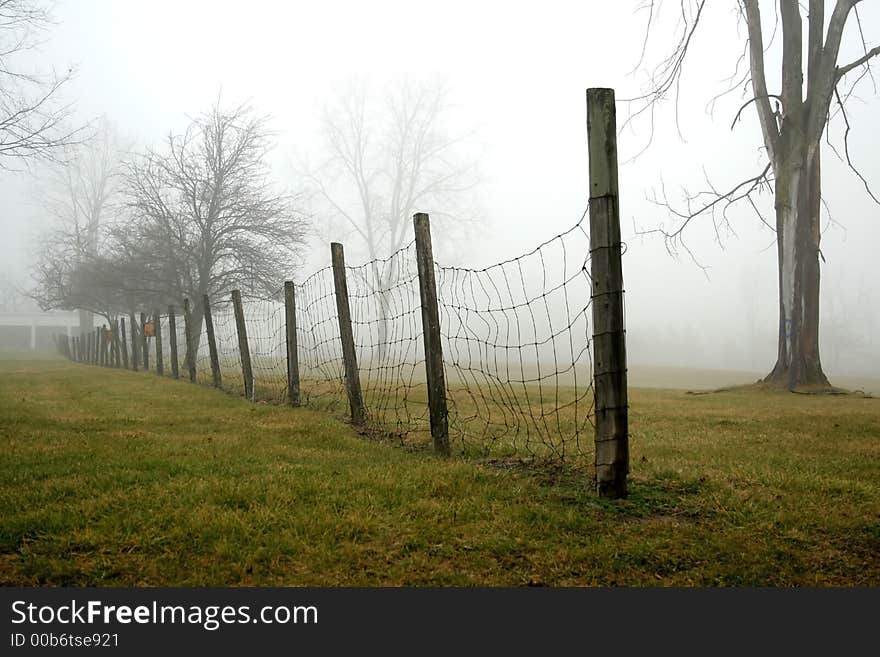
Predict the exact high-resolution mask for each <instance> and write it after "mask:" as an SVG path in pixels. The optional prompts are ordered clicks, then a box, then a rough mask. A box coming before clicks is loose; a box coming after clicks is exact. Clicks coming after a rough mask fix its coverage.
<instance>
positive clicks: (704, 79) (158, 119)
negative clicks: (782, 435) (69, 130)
mask: <svg viewBox="0 0 880 657" xmlns="http://www.w3.org/2000/svg"><path fill="white" fill-rule="evenodd" d="M714 4H718V3H714ZM475 5H476V6H475ZM636 5H637V2H628V1H624V2H619V3H618V2H604V1H600V0H592V1H590V0H582V1H581V2H543V3H540V5H539V4H538V3H516V2H508V3H489V2H486V3H479V4H477V3H472V2H460V1H458V0H456V1H451V2H444V3H436V2H433V3H429V2H415V1H412V0H410V1H402V2H385V1H382V2H379V1H373V2H280V1H278V2H253V1H252V2H248V3H242V2H235V3H232V2H228V3H227V2H212V1H194V0H186V1H185V2H180V1H177V2H167V1H164V0H161V1H160V0H157V1H154V2H150V3H144V2H134V1H128V0H101V1H98V0H91V1H74V0H66V1H61V2H58V5H57V11H56V14H55V16H56V19H57V20H58V23H59V24H58V25H57V26H56V28H55V29H54V30H53V31H52V32H51V34H49V35H47V36H48V41H47V42H46V43H45V44H44V46H43V47H42V48H41V50H40V51H39V52H37V53H34V54H33V55H32V58H31V59H32V61H33V65H34V66H37V67H40V68H43V69H44V70H45V69H46V68H51V67H53V66H54V67H55V68H57V69H58V70H63V69H65V68H66V67H67V66H68V65H75V66H76V68H77V75H76V79H75V80H74V82H73V83H72V84H71V85H70V86H69V88H68V89H67V90H66V94H65V97H66V98H67V99H69V100H72V101H75V102H76V106H77V113H78V116H79V117H81V118H82V119H84V120H87V119H89V118H91V117H94V116H97V115H102V114H104V115H107V116H108V117H109V118H110V119H111V120H112V121H113V122H114V123H115V125H116V126H117V128H118V129H119V131H120V132H121V133H122V134H123V135H125V136H126V137H128V138H130V139H132V140H133V141H134V142H135V143H136V144H137V145H138V147H143V146H146V145H158V144H159V143H160V141H161V140H162V138H163V137H164V136H165V135H167V134H168V132H169V131H178V130H180V129H182V128H183V127H184V126H185V125H186V123H187V121H188V118H187V117H188V116H193V115H196V114H198V113H199V112H200V111H202V110H204V109H206V108H208V107H209V106H210V104H211V103H212V102H213V101H214V99H215V98H216V97H217V94H218V92H220V91H221V90H222V97H223V98H224V99H225V100H226V101H228V102H229V103H230V104H232V103H239V102H242V101H245V100H250V101H251V102H252V103H253V105H254V106H255V107H256V108H257V109H258V110H259V111H260V112H264V113H268V114H270V115H271V116H272V117H273V123H272V126H273V128H274V129H275V130H277V132H278V147H277V149H276V150H275V151H274V153H273V167H274V171H275V175H276V177H277V179H278V180H279V181H280V182H281V183H282V184H285V185H287V186H288V187H290V189H291V190H292V191H296V184H297V181H296V179H295V177H294V175H293V171H294V167H293V166H292V165H293V163H294V162H296V161H298V158H303V157H308V156H309V155H310V154H311V153H313V152H314V149H315V147H316V144H317V140H318V137H317V136H316V135H317V130H318V114H319V110H320V108H321V106H322V104H323V102H324V101H325V100H327V99H328V97H329V96H330V95H331V94H332V93H333V90H334V89H335V88H337V87H338V86H339V85H342V84H344V83H345V81H346V80H347V79H348V78H350V77H351V76H353V75H367V76H370V77H371V78H372V79H373V80H375V81H376V82H378V83H382V82H383V81H388V80H393V79H395V78H398V77H400V76H406V75H408V76H411V77H415V78H418V77H425V76H433V75H441V76H443V77H444V78H445V79H446V80H447V82H448V83H449V86H450V89H451V94H450V100H451V101H452V102H453V103H454V105H455V108H454V113H453V114H454V118H455V124H454V126H453V128H461V129H462V130H467V129H469V128H470V127H473V126H476V127H477V132H476V138H477V140H478V143H479V145H480V147H481V148H482V149H483V150H484V152H485V155H484V157H483V158H482V161H481V167H480V168H481V171H482V176H483V179H484V181H485V182H484V184H483V185H482V187H481V192H480V205H481V207H482V208H483V214H484V216H485V221H484V224H483V226H482V228H481V230H480V231H479V234H478V235H476V236H475V238H474V239H472V240H469V241H468V243H467V244H462V245H456V248H455V249H453V250H447V251H448V252H450V253H451V252H454V254H455V255H454V257H455V258H456V259H457V260H458V262H455V263H451V264H466V265H468V266H474V267H478V266H485V265H488V264H491V263H492V262H494V261H497V260H501V259H504V258H508V257H511V256H513V255H517V254H519V253H521V252H525V251H528V250H530V249H531V248H533V247H534V246H535V245H536V244H537V243H538V242H540V241H543V240H545V239H547V238H549V237H552V236H553V235H555V234H557V233H560V232H562V231H563V230H565V229H567V228H569V227H570V226H571V225H573V224H574V223H575V222H576V221H577V220H578V218H579V217H580V216H581V214H582V213H583V211H584V209H585V207H586V199H587V150H586V112H585V99H584V95H585V94H584V92H585V89H586V88H587V87H597V86H608V87H613V88H615V89H616V91H617V96H618V98H619V99H620V98H625V97H627V96H629V95H633V94H635V93H637V92H638V91H639V88H640V87H639V85H640V83H641V82H642V81H643V79H644V76H643V75H639V74H638V73H636V74H634V75H630V71H631V70H632V69H633V67H634V66H635V65H636V63H637V62H638V56H639V51H640V49H641V42H642V29H643V25H644V16H643V15H640V14H634V13H633V10H634V8H635V6H636ZM869 5H873V6H869ZM876 5H877V3H863V4H862V5H860V8H861V18H862V25H863V27H864V29H865V32H866V34H867V36H868V38H869V40H870V39H872V38H873V40H874V42H876V40H877V38H878V37H880V7H877V6H876ZM715 9H716V10H715V11H714V12H713V13H711V14H710V15H709V19H708V21H707V23H706V24H705V25H704V26H703V29H702V30H701V31H700V32H699V33H698V38H697V41H696V42H695V44H694V49H695V50H694V53H692V56H691V58H690V60H689V62H688V64H687V67H686V74H685V78H684V88H683V95H682V98H681V104H680V112H679V124H680V125H681V127H682V133H683V137H684V139H685V141H682V140H681V138H680V137H679V136H678V134H677V132H676V130H675V119H674V112H673V111H672V110H673V108H672V104H671V103H670V104H669V105H668V107H667V109H666V110H665V111H664V112H661V113H660V114H659V115H658V116H657V119H656V126H655V127H656V131H655V136H654V140H653V144H652V145H651V147H650V149H649V150H648V151H646V152H645V153H644V154H643V155H641V156H640V157H639V158H637V159H636V160H635V161H634V162H632V163H628V164H625V165H622V167H621V170H620V194H621V221H622V229H623V234H624V238H623V239H624V240H625V241H626V242H627V252H626V256H625V260H624V279H625V285H626V307H627V323H628V326H627V328H628V336H629V358H630V362H631V363H643V364H667V365H675V364H680V365H685V366H703V367H718V368H729V369H749V370H752V369H754V370H758V371H762V370H767V371H769V369H770V368H771V366H772V364H773V361H774V359H775V350H776V324H777V312H778V311H777V291H776V286H777V278H776V261H775V259H776V252H775V246H772V245H773V239H774V236H773V235H772V233H770V232H769V231H768V230H767V229H766V228H763V227H762V226H761V224H760V223H759V222H758V221H757V220H756V219H755V218H754V215H753V213H752V212H751V210H750V209H748V208H747V207H746V206H743V207H742V208H740V209H739V210H736V211H734V212H732V213H731V218H732V222H733V227H734V230H735V231H736V235H723V240H722V245H719V244H718V243H717V242H716V236H715V233H714V231H713V230H711V227H710V226H709V224H708V222H703V223H702V224H701V225H695V227H694V229H693V230H692V231H691V232H690V233H689V234H688V240H687V241H688V245H689V246H690V248H691V249H692V250H693V252H694V254H695V255H696V256H697V258H698V259H699V261H700V264H701V265H703V266H705V267H706V268H707V269H706V271H705V272H704V271H703V270H702V269H701V268H700V267H698V266H697V265H696V264H695V263H694V262H693V261H692V260H691V259H690V258H689V257H688V256H687V254H682V255H681V256H680V257H679V258H678V259H675V258H672V257H670V256H669V255H668V253H667V252H666V249H665V247H664V244H663V242H662V240H660V239H659V238H656V237H640V236H638V235H637V234H636V233H637V231H642V230H647V229H651V228H655V227H657V226H658V225H660V224H661V223H664V222H666V224H667V225H668V224H669V219H668V217H667V216H666V215H665V214H664V212H663V211H662V210H661V209H659V208H656V207H655V206H653V205H651V204H650V203H648V202H646V200H645V196H646V194H648V193H649V192H650V190H651V189H652V188H657V187H659V185H660V181H661V179H662V181H663V183H664V184H665V186H666V189H667V191H668V192H669V194H670V199H671V200H673V201H675V200H678V199H679V198H680V196H678V190H679V189H680V188H681V186H686V187H687V188H688V189H691V190H696V189H702V188H705V186H706V185H705V182H704V173H703V172H704V169H705V172H706V173H707V174H708V175H709V176H710V177H711V179H712V181H713V183H714V184H716V185H717V186H718V187H719V188H729V187H731V186H733V185H734V184H735V183H737V182H739V181H740V180H742V179H745V178H747V177H751V176H754V175H756V174H757V173H758V172H760V171H761V169H762V163H763V160H762V159H761V153H760V151H759V147H760V133H759V129H758V124H757V119H756V117H755V113H754V109H753V108H748V109H747V110H746V111H744V113H743V117H742V120H741V121H740V122H739V123H738V124H737V126H736V128H735V130H734V131H731V130H730V124H731V121H732V119H733V116H734V115H735V114H736V111H737V109H738V108H739V106H740V105H741V104H742V102H743V100H744V99H743V98H742V97H741V95H740V94H739V93H735V94H732V95H731V96H729V97H728V98H727V99H726V100H724V101H723V102H721V103H719V104H718V105H717V106H716V108H715V112H714V117H712V116H709V115H708V114H707V113H706V111H705V110H706V103H707V102H708V101H709V100H710V98H711V97H712V96H713V95H714V94H715V93H717V92H719V91H721V90H723V88H724V83H723V79H724V78H727V77H728V76H729V75H731V74H732V73H733V67H734V64H735V61H736V59H737V57H738V55H739V52H740V50H741V44H742V41H741V39H740V37H739V35H738V34H737V27H736V21H735V18H734V12H733V7H732V6H731V7H716V8H715ZM770 15H771V16H772V11H771V12H770ZM851 22H854V21H851ZM854 34H855V32H854V29H853V26H850V28H848V34H847V37H848V38H846V39H845V46H844V48H843V49H842V54H841V61H842V62H844V61H850V60H851V59H854V58H855V57H857V56H858V55H859V54H860V52H859V47H860V45H859V44H858V39H857V36H856V38H855V39H853V38H852V37H853V36H854ZM667 38H668V36H667ZM654 39H655V41H654V42H653V44H654V45H653V46H652V47H649V49H648V53H647V62H648V63H651V62H656V61H658V60H659V58H660V57H661V56H662V55H663V54H664V53H665V48H666V47H668V45H669V44H668V43H664V42H663V35H662V34H658V35H655V37H654ZM649 45H650V44H649ZM770 61H771V62H775V61H777V60H775V59H773V58H772V54H771V60H770ZM768 67H769V68H768V83H769V85H770V87H771V91H772V89H773V88H775V87H778V66H775V65H774V64H773V63H768ZM876 68H877V75H878V76H880V65H877V66H876ZM860 89H861V94H860V96H861V97H860V99H854V100H853V102H852V103H851V105H850V110H849V112H850V122H851V124H852V125H853V136H852V138H851V144H850V153H851V156H852V158H853V160H854V161H855V162H856V163H857V164H858V165H859V167H860V169H861V171H862V172H863V173H864V174H865V176H866V178H867V179H868V180H869V181H871V182H872V183H873V184H874V187H875V190H877V189H880V130H878V126H880V98H878V92H877V90H876V89H875V88H874V87H873V86H872V84H871V81H870V80H866V81H865V84H863V85H862V86H861V87H860ZM626 111H627V110H626V107H625V106H624V105H619V107H618V122H619V123H622V121H623V119H624V118H625V116H626ZM833 134H835V135H839V134H840V130H839V126H838V127H837V128H835V130H834V132H833ZM648 135H649V125H648V123H647V122H644V121H642V122H637V123H636V124H635V125H634V126H633V129H632V130H627V131H624V132H622V133H621V135H620V143H619V149H620V159H621V162H623V161H624V160H626V159H627V158H628V157H630V156H632V155H634V154H635V153H636V152H638V151H639V150H640V148H641V147H642V146H643V145H644V144H645V143H646V140H647V139H648ZM35 187H36V182H35V181H34V179H33V178H32V177H30V176H29V175H27V174H11V173H8V172H3V171H0V194H2V198H3V199H4V200H3V203H2V206H0V229H2V231H3V234H4V240H2V243H0V262H2V263H3V264H2V266H0V269H3V270H5V271H7V272H9V271H11V272H12V273H13V275H15V276H17V277H20V276H21V275H22V272H23V271H25V270H26V268H27V267H28V266H29V263H30V262H31V259H32V252H33V247H32V244H33V239H34V236H35V235H36V234H37V233H38V232H39V230H40V229H42V228H44V227H45V223H46V222H45V219H44V218H43V217H42V215H41V212H40V210H39V208H38V206H37V204H36V203H35V200H34V193H35V192H34V189H35ZM823 194H824V196H825V199H826V200H827V202H828V204H829V206H830V208H831V211H832V214H833V217H834V220H835V221H836V222H837V224H839V225H836V224H832V225H830V226H829V228H828V230H827V231H826V232H825V234H824V235H823V241H822V254H823V256H824V258H825V264H824V265H823V269H822V294H823V297H822V308H823V310H822V322H823V323H822V324H821V325H820V336H821V339H822V353H823V360H824V364H825V368H826V371H828V373H829V374H830V375H831V376H833V375H834V374H835V373H836V374H845V373H855V374H869V375H870V374H872V373H876V372H877V371H880V338H878V337H877V332H878V327H880V285H878V282H880V276H878V274H877V272H876V268H875V265H874V263H875V262H876V258H875V257H874V255H875V254H876V252H877V248H878V246H880V208H878V206H877V205H876V204H874V203H873V202H872V201H871V200H870V198H868V196H867V195H866V194H865V191H864V187H863V186H862V183H861V182H860V181H859V180H858V179H856V178H855V177H854V176H853V175H852V174H851V173H849V172H848V171H847V169H846V167H845V165H843V164H841V163H840V162H839V161H837V160H836V159H835V157H834V156H833V154H832V153H831V152H830V151H828V150H827V149H826V151H825V152H824V153H823ZM764 201H765V209H766V210H767V212H768V213H769V214H770V215H772V199H771V198H770V197H769V196H766V197H765V200H764ZM423 210H424V211H425V212H428V213H430V212H431V211H432V208H423ZM768 247H769V248H768ZM326 250H327V247H326V245H324V244H316V245H315V247H314V251H313V254H312V258H311V260H310V262H309V263H308V264H307V265H306V271H303V272H302V273H303V274H306V273H308V271H309V268H313V267H316V266H318V265H323V264H326V255H327V254H326V253H325V251H326ZM449 257H453V256H452V255H451V254H450V255H449ZM832 338H833V339H832Z"/></svg>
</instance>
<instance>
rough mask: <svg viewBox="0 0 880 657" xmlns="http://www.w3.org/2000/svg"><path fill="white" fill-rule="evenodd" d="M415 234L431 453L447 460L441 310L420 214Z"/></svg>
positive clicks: (428, 234)
mask: <svg viewBox="0 0 880 657" xmlns="http://www.w3.org/2000/svg"><path fill="white" fill-rule="evenodd" d="M413 228H414V229H415V234H416V262H417V264H418V269H419V295H420V297H421V300H422V335H423V336H424V342H425V374H426V375H427V380H428V408H429V411H430V416H431V438H432V439H433V441H434V451H435V452H437V453H438V454H442V455H443V456H449V411H448V409H447V407H446V376H445V375H444V373H443V348H442V346H441V344H440V308H439V306H438V304H437V281H436V280H435V277H434V252H433V249H432V248H431V223H430V221H429V219H428V215H427V214H424V213H422V212H419V213H416V214H415V215H413Z"/></svg>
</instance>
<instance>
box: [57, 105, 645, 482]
mask: <svg viewBox="0 0 880 657" xmlns="http://www.w3.org/2000/svg"><path fill="white" fill-rule="evenodd" d="M611 99H612V100H611V102H612V109H611V112H612V114H613V92H612V95H611ZM606 109H607V108H606ZM603 118H607V117H604V116H603ZM606 128H608V126H606ZM611 128H613V121H612V123H611ZM606 132H607V134H604V135H603V137H602V138H603V139H613V135H614V131H613V130H612V129H608V130H607V131H606ZM591 140H592V136H591ZM591 143H592V142H591ZM606 152H610V151H608V150H607V149H606ZM608 166H614V167H615V168H616V151H615V153H614V160H613V162H610V163H609V164H608ZM599 177H600V178H601V176H599ZM606 179H607V176H606ZM592 180H593V151H592V150H591V181H592ZM602 180H603V181H604V182H607V180H605V179H602ZM608 190H609V191H608V193H606V194H602V195H600V196H596V195H594V194H591V201H590V206H589V207H588V209H587V211H585V212H584V214H583V215H582V216H581V217H580V219H579V220H578V221H577V223H576V224H575V225H574V226H573V227H572V228H570V229H569V230H567V231H565V232H563V233H561V234H559V235H556V236H555V237H553V238H552V239H550V240H548V241H546V242H544V243H542V244H540V245H539V246H538V247H537V248H535V249H534V250H532V251H530V252H528V253H526V254H524V255H521V256H519V257H516V258H511V259H509V260H505V261H503V262H499V263H497V264H494V265H492V266H489V267H485V268H482V269H468V268H464V267H453V266H446V265H443V264H440V263H435V262H434V260H433V256H432V249H431V239H430V229H429V224H428V217H427V215H423V214H417V215H416V216H415V217H414V234H415V239H414V240H413V241H412V242H411V243H410V244H408V245H407V246H405V247H404V248H402V249H400V250H399V251H397V252H396V253H394V254H393V255H391V256H390V257H388V258H386V259H376V260H372V261H370V262H367V263H365V264H362V265H358V266H346V265H345V262H344V255H343V248H342V245H340V244H333V245H331V254H332V257H331V262H332V264H331V265H329V266H327V267H324V268H322V269H320V270H318V271H316V272H314V273H313V274H312V275H310V276H308V277H307V278H305V279H304V280H302V281H301V282H290V281H288V282H285V284H283V285H280V286H279V287H278V289H277V290H275V291H273V292H272V294H270V295H266V296H254V295H245V296H242V295H241V294H240V292H239V291H237V290H235V291H233V292H232V294H231V295H230V296H229V297H223V298H220V297H215V298H208V297H207V296H204V297H203V298H202V299H199V300H191V299H187V300H185V301H184V304H183V307H184V312H183V317H182V318H181V317H179V316H177V315H176V309H175V308H174V307H169V308H167V309H166V310H165V311H164V312H163V311H161V310H160V309H155V310H154V312H153V313H152V315H151V316H147V315H144V314H142V315H141V316H140V318H137V317H135V315H134V314H132V315H130V316H129V318H128V321H129V329H130V333H131V339H130V345H126V329H125V325H124V324H125V318H120V319H119V320H118V321H116V322H113V323H112V325H111V327H110V328H109V329H106V330H102V329H98V330H97V331H96V332H95V333H94V334H92V335H82V336H80V337H79V338H74V339H73V340H72V341H65V339H64V336H61V339H60V347H59V348H60V350H61V351H62V353H65V355H67V356H68V357H70V358H71V359H73V360H77V361H80V362H89V363H95V364H101V365H115V366H117V367H130V368H131V369H138V368H139V367H140V368H141V369H154V370H155V371H157V373H160V374H165V375H166V376H171V377H173V378H178V377H180V378H189V380H190V381H193V382H197V383H205V384H209V385H214V386H216V387H218V388H221V389H223V390H225V391H227V392H230V393H232V394H238V395H244V396H245V397H247V398H248V399H250V400H252V401H255V402H260V401H262V402H275V403H290V404H292V405H294V406H299V405H305V406H310V407H314V408H319V409H323V410H326V411H328V412H331V413H335V414H337V415H340V416H343V415H344V416H346V417H349V418H350V419H351V421H352V423H353V424H355V425H357V426H358V427H362V428H364V429H368V430H369V431H370V432H372V433H380V434H383V435H385V436H390V437H394V438H395V439H399V440H401V441H404V442H408V443H415V444H417V443H433V445H434V448H435V450H436V451H438V452H440V453H444V454H448V453H450V452H458V453H464V454H481V455H490V456H500V457H506V456H514V457H522V456H524V455H528V456H530V457H535V458H538V459H541V460H553V461H564V460H569V461H571V460H586V459H585V457H587V456H590V455H591V456H592V457H593V460H594V464H595V466H596V478H597V486H598V489H599V492H600V494H606V495H609V496H610V495H613V496H620V495H622V494H625V476H626V472H627V470H628V446H627V445H628V443H627V442H626V440H625V438H626V431H627V429H626V376H625V341H624V325H623V289H622V274H621V271H622V270H621V265H620V256H621V251H622V248H621V247H622V244H621V241H620V233H619V218H618V216H617V210H616V193H617V191H616V178H615V180H614V183H613V185H612V184H610V183H609V188H608ZM591 191H595V185H594V186H592V187H591ZM612 197H613V202H609V199H612ZM588 215H589V222H588V221H587V217H588ZM588 224H589V225H588ZM591 229H592V230H591ZM597 233H598V238H597ZM591 235H592V239H591ZM596 258H598V259H599V260H598V261H597V260H596ZM181 319H182V320H183V321H181ZM596 346H598V348H599V350H598V352H596V353H594V347H596ZM594 355H595V356H596V357H595V358H594ZM621 418H622V420H621ZM621 436H623V437H624V440H623V442H621ZM591 437H592V438H593V439H592V440H591ZM621 477H622V483H621ZM603 482H604V483H603ZM603 486H604V488H603Z"/></svg>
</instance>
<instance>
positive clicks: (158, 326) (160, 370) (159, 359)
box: [153, 308, 165, 376]
mask: <svg viewBox="0 0 880 657" xmlns="http://www.w3.org/2000/svg"><path fill="white" fill-rule="evenodd" d="M153 327H154V329H155V333H154V335H155V336H156V374H158V375H159V376H164V375H165V361H164V359H163V355H162V318H161V316H160V315H159V309H158V308H155V309H154V310H153Z"/></svg>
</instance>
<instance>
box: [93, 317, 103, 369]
mask: <svg viewBox="0 0 880 657" xmlns="http://www.w3.org/2000/svg"><path fill="white" fill-rule="evenodd" d="M93 333H94V337H95V353H94V358H95V360H94V364H95V365H103V364H104V363H102V362H101V355H102V352H103V350H102V349H101V346H102V344H101V343H103V342H104V340H103V339H102V335H101V333H102V331H101V327H100V326H99V327H98V328H96V329H95V330H94V331H93Z"/></svg>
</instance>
